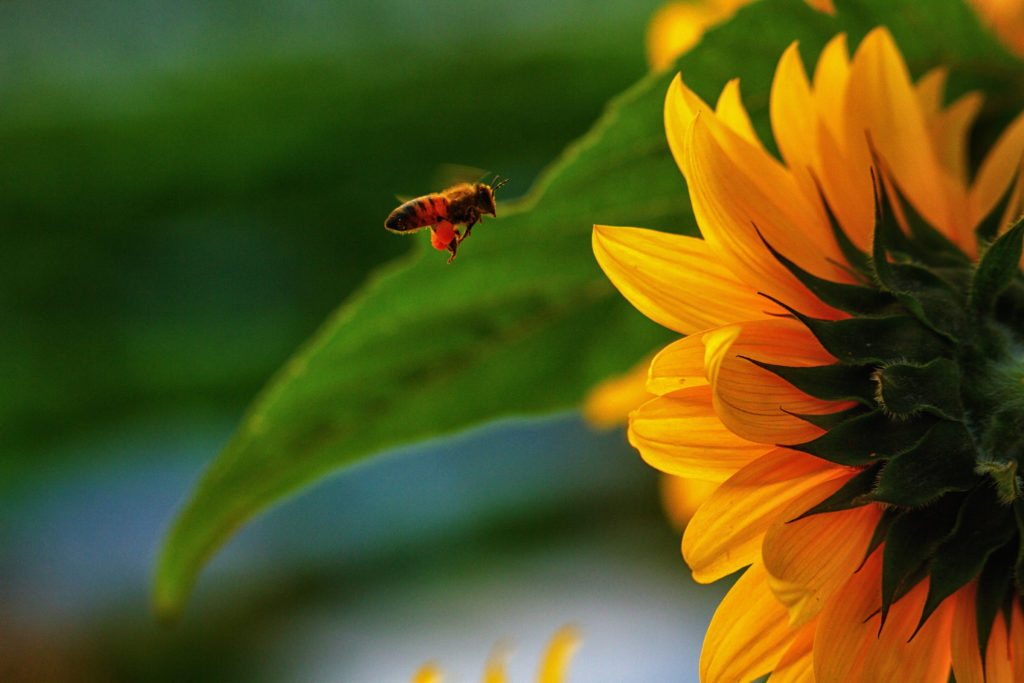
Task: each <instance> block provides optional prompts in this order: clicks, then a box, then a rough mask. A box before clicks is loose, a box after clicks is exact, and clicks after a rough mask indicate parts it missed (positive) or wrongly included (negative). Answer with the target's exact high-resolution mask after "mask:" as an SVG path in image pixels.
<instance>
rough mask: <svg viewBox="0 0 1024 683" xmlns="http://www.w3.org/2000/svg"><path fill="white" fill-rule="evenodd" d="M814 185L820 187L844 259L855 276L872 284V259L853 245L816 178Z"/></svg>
mask: <svg viewBox="0 0 1024 683" xmlns="http://www.w3.org/2000/svg"><path fill="white" fill-rule="evenodd" d="M814 184H815V185H817V187H818V196H819V197H821V204H822V206H824V207H825V213H827V214H828V225H829V227H830V228H831V229H832V235H833V237H835V240H836V245H837V246H838V247H839V251H840V252H841V253H842V255H843V258H844V259H846V262H847V263H849V264H850V266H852V267H853V269H854V271H855V272H854V273H853V274H854V275H860V276H861V277H862V278H864V281H865V282H871V259H869V258H868V255H867V254H865V253H864V252H863V251H861V250H860V249H859V248H858V247H857V245H855V244H854V243H853V241H852V240H851V239H850V237H849V236H848V235H847V234H846V231H844V230H843V228H842V226H841V225H839V220H838V219H836V215H835V214H834V213H832V207H831V206H829V204H828V200H826V199H825V193H824V192H823V191H822V189H821V183H819V182H818V179H817V178H816V177H815V178H814Z"/></svg>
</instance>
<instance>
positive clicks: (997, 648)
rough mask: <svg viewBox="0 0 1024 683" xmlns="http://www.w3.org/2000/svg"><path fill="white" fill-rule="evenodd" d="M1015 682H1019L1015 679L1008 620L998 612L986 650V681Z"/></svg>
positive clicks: (989, 682)
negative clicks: (1007, 626) (1007, 628)
mask: <svg viewBox="0 0 1024 683" xmlns="http://www.w3.org/2000/svg"><path fill="white" fill-rule="evenodd" d="M1015 680H1016V681H1019V679H1015V678H1014V677H1013V663H1012V661H1011V654H1010V639H1009V635H1008V634H1007V633H1006V620H1005V619H1004V618H1003V614H1002V612H996V620H995V622H994V623H993V624H992V632H991V633H990V634H989V637H988V648H987V649H986V650H985V681H986V683H1014V681H1015Z"/></svg>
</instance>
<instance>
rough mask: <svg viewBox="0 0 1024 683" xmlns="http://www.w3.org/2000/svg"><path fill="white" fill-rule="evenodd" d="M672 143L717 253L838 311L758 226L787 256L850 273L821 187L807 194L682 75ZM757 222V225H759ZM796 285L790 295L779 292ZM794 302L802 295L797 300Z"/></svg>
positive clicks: (674, 100) (755, 282) (763, 284)
mask: <svg viewBox="0 0 1024 683" xmlns="http://www.w3.org/2000/svg"><path fill="white" fill-rule="evenodd" d="M665 132H666V137H667V138H668V142H669V148H670V149H671V150H672V155H673V156H674V157H675V160H676V164H677V165H678V166H679V168H680V170H681V171H682V172H683V175H684V176H685V177H686V180H687V185H688V189H689V193H690V200H691V203H692V204H693V208H694V216H695V217H696V218H697V224H698V225H699V226H700V228H701V234H702V235H703V236H704V239H705V240H706V241H707V242H708V243H709V244H710V245H711V247H712V250H713V251H714V254H715V256H716V257H717V258H718V259H720V260H721V262H722V263H724V264H725V265H726V266H728V267H729V269H730V270H731V271H732V272H733V273H735V274H736V275H737V276H739V277H740V278H741V279H742V280H743V281H744V282H747V283H749V284H750V285H751V286H755V287H756V288H757V289H758V290H759V291H765V292H767V293H768V294H772V295H773V296H776V298H782V299H783V300H784V301H787V302H789V303H794V302H802V301H804V300H807V302H806V306H807V310H808V311H809V310H812V309H813V310H816V311H817V313H815V315H819V317H835V315H836V311H834V310H833V309H831V308H829V307H828V306H825V305H824V304H822V303H821V302H820V301H818V299H817V297H815V296H814V295H812V294H811V293H810V292H808V291H807V289H806V288H805V287H803V285H801V284H800V283H799V282H798V281H797V280H796V278H795V277H793V276H792V275H791V274H790V273H789V272H788V271H786V270H785V268H783V267H782V266H781V265H780V264H779V263H778V262H777V261H776V260H775V258H774V257H773V256H772V255H771V253H770V252H769V251H768V249H767V248H766V247H765V246H764V243H763V241H762V239H761V237H759V236H758V234H757V233H758V230H760V232H761V234H762V235H763V236H764V238H765V239H767V240H768V242H769V243H770V244H771V245H772V246H773V247H775V248H776V249H777V250H778V251H780V252H782V253H783V254H784V255H785V256H786V257H787V258H790V259H791V260H793V261H795V262H796V263H797V264H799V265H800V266H802V267H803V268H805V269H806V270H809V271H811V272H812V273H815V274H816V275H820V276H822V277H828V278H831V279H833V280H841V281H846V280H849V278H850V276H849V274H848V273H846V271H845V270H843V269H842V268H840V267H838V266H837V265H836V263H835V261H839V262H841V261H842V254H841V253H840V252H839V249H838V247H837V246H836V242H835V239H834V237H833V235H832V232H831V229H830V228H829V227H828V224H827V222H826V220H825V214H824V209H823V207H822V206H821V205H820V202H819V200H818V198H817V195H816V194H815V195H814V196H813V197H807V196H805V195H803V194H802V192H803V190H802V189H801V186H800V184H799V182H798V181H797V180H796V179H795V178H794V176H793V175H792V174H791V173H790V172H789V170H788V169H786V167H784V166H783V165H782V164H780V163H779V162H778V161H776V160H775V159H774V158H773V157H772V156H771V155H770V154H768V153H767V152H765V150H764V149H763V147H761V146H760V144H752V143H751V142H750V141H748V140H747V139H746V138H745V137H744V136H743V135H741V134H739V133H737V132H736V130H733V128H731V127H730V126H729V125H726V124H725V123H723V122H722V121H721V120H719V119H718V117H717V116H716V115H715V114H714V113H712V112H711V111H710V110H709V109H708V108H707V105H705V104H704V103H703V101H702V100H701V99H700V98H699V97H697V96H696V95H695V94H694V93H693V92H692V91H691V90H690V89H689V88H687V87H686V85H685V84H684V83H683V82H682V79H681V78H679V77H678V76H677V77H676V78H675V79H674V80H673V81H672V84H671V85H670V86H669V91H668V95H667V96H666V98H665ZM755 225H756V226H757V227H756V228H755V227H754V226H755ZM788 292H793V293H795V294H792V295H791V296H790V297H789V298H786V297H784V296H780V293H788ZM794 305H795V303H794Z"/></svg>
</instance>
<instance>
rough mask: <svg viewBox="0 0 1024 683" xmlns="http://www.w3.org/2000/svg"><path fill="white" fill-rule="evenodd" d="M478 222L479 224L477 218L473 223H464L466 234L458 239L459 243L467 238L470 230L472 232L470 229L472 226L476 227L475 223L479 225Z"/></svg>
mask: <svg viewBox="0 0 1024 683" xmlns="http://www.w3.org/2000/svg"><path fill="white" fill-rule="evenodd" d="M479 222H480V219H479V218H477V219H476V220H475V221H473V222H472V223H466V232H465V233H463V235H462V237H460V238H459V241H460V242H461V241H462V240H464V239H466V238H467V237H469V231H470V230H472V229H473V226H474V225H476V224H477V223H479Z"/></svg>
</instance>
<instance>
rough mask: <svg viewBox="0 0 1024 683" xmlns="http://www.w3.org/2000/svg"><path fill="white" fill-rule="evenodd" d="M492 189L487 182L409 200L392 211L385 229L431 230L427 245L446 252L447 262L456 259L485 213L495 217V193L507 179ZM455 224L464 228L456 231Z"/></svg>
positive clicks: (457, 187) (453, 187) (462, 185)
mask: <svg viewBox="0 0 1024 683" xmlns="http://www.w3.org/2000/svg"><path fill="white" fill-rule="evenodd" d="M497 181H498V178H497V176H495V178H494V180H493V181H492V182H493V183H495V184H494V185H493V186H491V185H488V184H487V183H459V184H458V185H453V186H452V187H449V188H448V189H447V190H444V191H442V192H432V193H430V194H428V195H424V196H422V197H417V198H416V199H410V200H409V201H407V202H405V203H404V204H402V205H401V206H399V207H398V208H397V209H395V210H394V211H392V212H391V215H390V216H388V219H387V220H386V221H384V227H385V228H387V229H388V230H390V231H391V232H402V233H410V232H416V231H417V230H419V229H421V228H426V227H429V228H430V243H431V244H432V245H433V246H434V248H435V249H437V250H439V251H446V250H447V251H449V252H451V256H449V257H448V263H451V262H452V259H453V258H455V252H456V251H457V250H458V248H459V245H460V244H462V240H464V239H466V238H467V237H469V231H470V230H472V229H473V226H474V225H476V224H477V223H479V222H480V219H481V218H482V217H483V215H484V214H490V215H491V216H494V215H495V214H494V191H495V190H497V189H498V188H499V187H501V186H502V185H504V184H505V183H507V182H508V178H506V179H505V180H502V181H501V182H497ZM456 225H465V226H466V229H465V231H464V232H459V230H458V229H457V228H456V227H455V226H456Z"/></svg>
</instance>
